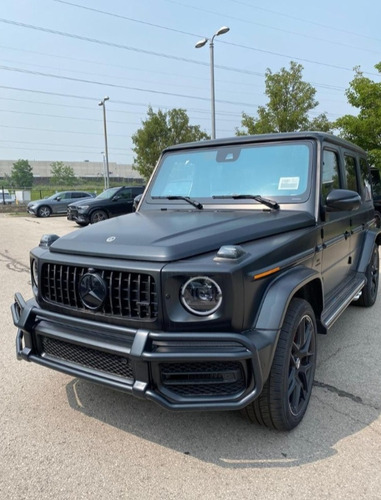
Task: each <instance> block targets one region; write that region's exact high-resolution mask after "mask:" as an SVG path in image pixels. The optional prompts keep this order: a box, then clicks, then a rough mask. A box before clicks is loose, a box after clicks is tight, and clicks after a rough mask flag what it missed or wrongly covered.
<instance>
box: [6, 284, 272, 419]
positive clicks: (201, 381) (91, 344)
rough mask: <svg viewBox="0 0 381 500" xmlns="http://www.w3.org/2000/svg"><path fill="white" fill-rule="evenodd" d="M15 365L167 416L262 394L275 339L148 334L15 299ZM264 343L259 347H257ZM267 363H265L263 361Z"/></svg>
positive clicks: (226, 406)
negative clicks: (128, 397) (112, 393)
mask: <svg viewBox="0 0 381 500" xmlns="http://www.w3.org/2000/svg"><path fill="white" fill-rule="evenodd" d="M12 315H13V322H14V324H15V325H16V326H17V327H18V332H17V337H16V352H17V357H18V359H24V360H27V361H33V362H35V363H38V364H40V365H43V366H46V367H48V368H52V369H55V370H58V371H61V372H64V373H67V374H69V375H72V376H75V377H80V378H83V379H86V380H89V381H92V382H95V383H99V384H102V385H106V386H109V387H112V388H114V389H119V390H122V391H125V392H128V393H131V394H132V395H134V396H136V397H139V398H143V399H148V400H151V401H154V402H156V403H158V404H160V405H161V406H163V407H165V408H168V409H172V410H236V409H241V408H244V407H245V406H247V405H248V404H249V403H250V402H251V401H253V400H254V399H256V398H257V397H258V396H259V394H260V392H261V391H262V388H263V382H264V380H263V375H262V373H263V370H262V368H263V366H264V365H266V364H268V358H269V352H273V349H274V345H275V343H276V337H277V332H272V333H271V332H266V333H265V335H261V334H260V333H259V332H254V331H252V332H248V333H245V334H237V333H225V332H222V333H216V332H213V333H205V332H195V333H183V332H170V333H168V332H162V331H149V330H146V329H132V328H124V327H121V326H115V325H110V324H107V323H99V322H94V321H89V320H84V319H80V318H73V317H70V316H64V315H62V314H57V313H53V312H50V311H46V310H43V309H41V308H39V307H38V305H37V303H36V302H35V301H34V300H33V299H31V300H29V301H28V302H25V301H24V299H23V298H22V296H21V295H20V294H18V293H17V294H16V295H15V302H14V304H13V305H12ZM264 339H266V340H264ZM265 358H266V359H265Z"/></svg>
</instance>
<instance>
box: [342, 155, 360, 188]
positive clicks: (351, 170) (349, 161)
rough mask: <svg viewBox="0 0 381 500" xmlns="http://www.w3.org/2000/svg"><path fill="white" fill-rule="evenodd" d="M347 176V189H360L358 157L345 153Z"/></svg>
mask: <svg viewBox="0 0 381 500" xmlns="http://www.w3.org/2000/svg"><path fill="white" fill-rule="evenodd" d="M344 159H345V177H346V182H347V189H351V190H352V191H357V192H358V191H359V189H358V186H357V180H356V158H355V157H354V156H349V155H345V156H344Z"/></svg>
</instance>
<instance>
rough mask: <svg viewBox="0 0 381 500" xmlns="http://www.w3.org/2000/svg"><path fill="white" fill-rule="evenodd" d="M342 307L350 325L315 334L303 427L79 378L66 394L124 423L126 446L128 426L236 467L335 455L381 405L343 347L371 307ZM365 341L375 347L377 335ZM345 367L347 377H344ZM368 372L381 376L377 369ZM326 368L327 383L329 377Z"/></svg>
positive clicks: (84, 409)
mask: <svg viewBox="0 0 381 500" xmlns="http://www.w3.org/2000/svg"><path fill="white" fill-rule="evenodd" d="M345 314H347V315H349V316H348V318H347V319H346V323H345V324H347V323H349V324H351V325H353V328H350V329H348V328H345V325H344V323H343V322H342V321H343V320H342V319H340V320H339V321H338V323H337V325H335V326H334V329H333V330H334V331H331V332H330V334H329V335H328V336H323V337H321V336H319V337H318V348H319V351H321V353H322V357H323V359H321V360H320V367H319V364H318V368H317V373H316V383H315V387H314V390H313V393H312V398H311V401H310V405H309V409H308V411H307V414H306V416H305V418H304V420H303V421H302V423H301V424H300V425H299V427H297V428H296V429H294V430H293V431H291V432H289V433H282V432H277V431H273V430H269V429H266V428H262V427H260V426H256V425H253V424H251V423H249V422H248V421H246V420H245V419H244V418H243V417H242V416H241V414H240V413H239V412H194V413H178V412H171V411H168V410H165V409H162V408H161V407H159V406H157V405H155V404H154V403H151V402H149V401H144V400H138V399H135V398H134V397H133V396H130V395H128V394H125V393H121V392H117V391H113V390H110V389H108V388H104V387H102V386H98V385H95V384H92V383H90V382H87V381H84V380H80V379H74V380H72V381H71V382H70V383H69V384H68V385H67V387H66V389H67V397H68V402H69V404H70V406H71V407H72V408H73V409H74V410H76V411H79V412H81V413H82V414H85V415H87V416H88V417H90V418H94V419H97V420H99V421H101V422H104V423H105V424H107V425H111V426H113V427H115V428H117V429H119V430H120V431H121V432H120V440H121V441H123V440H124V439H125V440H126V446H128V439H127V434H128V435H131V434H132V435H134V436H137V437H139V438H141V439H145V440H148V441H150V442H153V443H156V444H158V445H160V446H163V447H167V448H170V449H171V450H175V451H177V452H179V453H182V454H185V455H190V456H192V457H194V458H196V459H198V460H201V461H205V462H208V463H214V464H216V465H218V466H220V467H226V468H232V469H234V468H253V469H255V468H273V467H278V468H287V467H296V466H300V465H303V464H308V463H313V462H317V461H319V460H322V459H326V458H328V457H330V456H333V455H335V454H336V453H337V450H336V449H335V447H336V446H337V444H338V443H339V442H340V441H341V440H343V439H345V438H347V437H350V436H354V435H355V434H356V433H358V432H360V431H362V430H363V429H365V428H366V427H368V426H371V424H372V422H374V421H375V420H377V418H378V417H379V415H380V410H381V407H380V406H381V405H380V404H379V403H374V401H372V398H371V399H370V400H366V398H365V400H364V399H363V398H362V397H361V396H362V392H361V384H359V383H358V381H357V379H356V377H357V374H356V369H353V367H352V366H351V365H352V362H353V361H352V359H351V357H352V352H351V351H350V350H349V351H345V349H343V350H342V349H341V348H340V346H344V347H345V346H348V345H349V346H353V348H354V349H356V344H358V338H357V337H356V336H357V335H358V330H357V328H356V321H358V323H359V324H361V322H362V318H363V316H361V315H364V314H367V312H366V310H364V309H359V308H354V307H351V308H349V309H348V312H346V313H345ZM344 316H345V315H344ZM362 333H363V332H362ZM371 335H373V333H371ZM337 346H339V347H337ZM367 348H368V349H369V350H372V349H373V350H374V347H373V346H372V342H369V345H368V347H367ZM340 352H344V353H345V357H344V358H343V359H337V361H335V358H338V357H339V356H340ZM354 352H355V351H354ZM319 354H320V352H319ZM369 354H370V353H369ZM339 362H340V363H342V362H343V363H344V366H346V369H345V370H344V373H343V370H342V368H341V366H339V367H338V371H339V372H340V375H339V376H338V375H334V374H333V375H332V376H330V372H329V370H327V366H329V365H328V363H331V364H332V363H337V364H338V363H339ZM359 369H361V367H360V368H359ZM343 375H344V377H345V378H344V379H342V378H340V377H341V376H343ZM367 375H368V378H369V377H372V376H373V378H374V379H376V378H377V377H378V375H377V373H374V374H373V375H372V373H370V374H369V373H368V374H367ZM325 376H326V377H327V380H328V382H329V383H327V382H326V381H325V380H324V377H325ZM335 377H336V378H335ZM351 377H353V380H351ZM332 380H333V382H334V383H332ZM373 382H375V380H373ZM370 383H372V380H370ZM340 384H341V385H342V386H340ZM351 384H352V385H351ZM356 384H358V385H356ZM348 387H355V388H356V394H353V392H351V391H349V390H347V388H348Z"/></svg>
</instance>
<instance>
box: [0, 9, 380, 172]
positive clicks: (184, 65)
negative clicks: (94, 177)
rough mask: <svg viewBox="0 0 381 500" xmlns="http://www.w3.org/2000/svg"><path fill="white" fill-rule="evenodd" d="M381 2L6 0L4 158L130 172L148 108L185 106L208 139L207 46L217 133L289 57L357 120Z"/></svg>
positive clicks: (231, 126) (230, 130)
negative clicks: (356, 80)
mask: <svg viewBox="0 0 381 500" xmlns="http://www.w3.org/2000/svg"><path fill="white" fill-rule="evenodd" d="M380 17H381V3H380V2H378V1H377V2H375V1H374V0H363V1H362V2H358V1H354V0H347V1H346V2H344V1H343V0H329V1H328V0H320V2H305V1H302V0H290V1H289V2H285V1H284V0H273V1H272V2H271V3H270V2H263V1H262V2H261V1H256V0H202V1H201V0H107V1H102V0H87V1H86V0H68V1H63V0H34V1H33V0H1V3H0V55H1V63H0V75H1V79H0V159H2V160H17V159H19V158H23V159H28V160H51V161H64V162H70V161H83V160H90V161H101V160H102V154H101V153H102V151H104V135H103V118H102V109H101V107H99V106H98V102H99V101H100V100H101V99H102V98H103V97H104V96H109V97H110V100H109V101H108V102H107V104H106V106H107V107H106V110H107V127H108V146H109V160H110V162H112V161H116V162H118V163H132V161H133V152H132V150H131V147H132V141H131V135H133V134H134V133H135V132H136V130H137V129H138V128H140V127H141V123H142V120H144V119H145V117H146V114H147V109H148V106H149V105H151V106H152V107H153V109H154V110H155V111H157V110H158V109H159V108H160V109H162V110H168V109H172V108H184V109H186V110H187V113H188V115H189V117H190V120H191V124H193V125H200V126H201V128H202V129H203V130H205V131H206V132H207V133H209V134H210V127H211V124H210V122H211V119H210V64H209V45H206V46H205V47H203V48H201V49H195V47H194V46H195V44H196V42H197V41H199V40H200V39H202V38H204V37H208V38H210V37H212V36H213V34H214V33H215V32H216V31H217V30H218V29H219V28H220V27H221V26H228V27H229V28H230V31H229V33H227V34H225V35H222V36H220V37H216V38H215V47H214V58H215V96H216V131H217V133H216V135H217V137H227V136H232V135H234V134H235V129H236V127H239V126H240V124H241V117H242V112H246V113H247V114H249V115H255V114H256V110H257V106H258V105H264V104H265V103H266V102H267V98H266V96H265V94H264V82H265V77H264V74H265V71H266V69H267V68H270V69H271V71H272V72H278V71H279V70H280V69H281V68H282V67H286V68H288V67H289V63H290V61H291V60H294V61H296V62H298V63H300V64H302V65H303V67H304V70H303V77H304V80H306V81H308V82H310V83H312V84H313V85H314V87H315V88H316V90H317V95H316V97H317V100H318V101H319V103H320V104H319V107H318V108H316V110H315V111H314V113H313V114H312V115H311V116H314V115H316V114H318V113H321V112H326V113H327V114H328V117H329V118H330V119H331V120H334V119H336V118H338V117H339V116H342V115H343V114H346V113H355V112H356V111H355V110H353V109H351V108H350V106H349V105H348V103H347V99H346V96H345V89H346V88H348V85H349V82H350V81H351V80H352V78H353V75H354V72H353V68H354V67H355V66H360V67H361V70H362V71H363V72H364V74H365V75H366V76H369V78H371V79H372V80H374V81H377V82H379V81H380V80H381V79H380V75H379V74H378V73H377V71H376V70H375V68H374V65H375V64H376V63H377V62H379V61H381V34H380V30H379V25H380V22H379V20H380Z"/></svg>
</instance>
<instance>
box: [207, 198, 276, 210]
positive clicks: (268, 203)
mask: <svg viewBox="0 0 381 500" xmlns="http://www.w3.org/2000/svg"><path fill="white" fill-rule="evenodd" d="M213 199H214V200H228V199H233V200H255V201H257V202H258V203H262V205H266V207H269V208H272V209H274V210H278V209H279V204H278V203H277V202H276V201H273V200H268V199H267V198H262V196H261V195H259V194H231V195H230V194H228V195H223V196H213Z"/></svg>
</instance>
